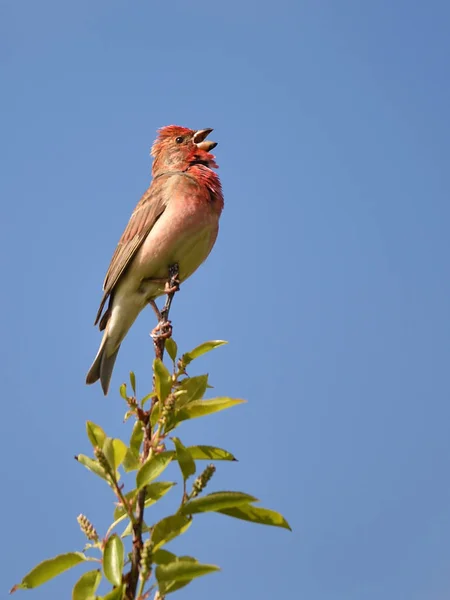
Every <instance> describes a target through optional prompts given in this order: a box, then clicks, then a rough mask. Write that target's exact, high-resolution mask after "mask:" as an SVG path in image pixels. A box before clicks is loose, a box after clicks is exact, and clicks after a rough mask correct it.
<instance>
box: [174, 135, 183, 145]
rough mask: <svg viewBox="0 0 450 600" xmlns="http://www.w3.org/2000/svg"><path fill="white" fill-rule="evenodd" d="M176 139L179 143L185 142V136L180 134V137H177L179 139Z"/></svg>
mask: <svg viewBox="0 0 450 600" xmlns="http://www.w3.org/2000/svg"><path fill="white" fill-rule="evenodd" d="M175 141H176V143H177V144H182V143H183V142H184V138H182V137H181V136H180V137H177V139H176V140H175Z"/></svg>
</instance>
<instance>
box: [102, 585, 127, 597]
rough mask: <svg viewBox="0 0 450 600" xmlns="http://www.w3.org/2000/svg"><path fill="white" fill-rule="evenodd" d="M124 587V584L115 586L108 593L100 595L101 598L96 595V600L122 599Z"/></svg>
mask: <svg viewBox="0 0 450 600" xmlns="http://www.w3.org/2000/svg"><path fill="white" fill-rule="evenodd" d="M126 587H127V586H126V585H121V586H119V587H116V588H114V589H113V590H111V592H109V594H106V596H102V597H101V598H100V597H98V598H97V599H96V600H123V598H125V589H126Z"/></svg>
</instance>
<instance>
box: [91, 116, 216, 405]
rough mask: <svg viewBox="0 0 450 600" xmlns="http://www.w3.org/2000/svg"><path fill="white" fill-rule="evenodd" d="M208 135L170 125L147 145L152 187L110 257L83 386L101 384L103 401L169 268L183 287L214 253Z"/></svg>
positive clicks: (213, 198)
mask: <svg viewBox="0 0 450 600" xmlns="http://www.w3.org/2000/svg"><path fill="white" fill-rule="evenodd" d="M211 131H212V129H200V130H199V131H194V130H192V129H187V128H186V127H178V126H177V125H169V126H167V127H163V128H162V129H160V130H159V132H158V133H159V135H158V138H157V139H156V141H155V142H154V144H153V147H152V151H151V153H152V155H153V157H154V161H153V168H152V175H153V181H152V183H151V185H150V187H149V188H148V190H147V191H146V192H145V194H144V195H143V196H142V198H141V199H140V200H139V202H138V204H137V206H136V208H135V209H134V212H133V214H132V215H131V218H130V221H129V223H128V225H127V227H126V229H125V231H124V232H123V234H122V237H121V238H120V241H119V244H118V245H117V248H116V251H115V252H114V255H113V257H112V260H111V264H110V266H109V269H108V272H107V273H106V277H105V281H104V283H103V290H104V294H103V298H102V301H101V303H100V308H99V310H98V313H97V318H96V320H95V325H96V324H97V323H100V324H99V328H100V331H103V330H104V331H105V333H104V334H103V339H102V342H101V344H100V348H99V351H98V353H97V356H96V357H95V360H94V362H93V364H92V366H91V368H90V369H89V373H88V374H87V377H86V383H94V382H96V381H98V380H99V379H100V382H101V385H102V389H103V392H104V394H105V395H106V394H107V393H108V388H109V382H110V380H111V375H112V371H113V367H114V363H115V361H116V358H117V353H118V352H119V348H120V344H121V343H122V341H123V339H124V337H125V336H126V334H127V332H128V330H129V329H130V327H131V326H132V324H133V323H134V321H135V319H136V317H137V316H138V314H139V313H140V312H141V310H142V309H143V308H144V307H145V306H146V305H147V304H149V303H151V304H152V305H154V299H155V298H157V297H158V296H161V295H162V294H164V291H165V284H166V282H167V279H168V270H169V267H170V266H172V265H174V264H177V265H178V270H179V280H180V282H182V281H185V280H186V279H187V278H188V277H189V276H190V275H192V273H194V271H196V270H197V269H198V267H199V266H200V265H201V264H202V263H203V262H204V261H205V259H206V258H207V256H208V255H209V253H210V252H211V250H212V247H213V246H214V242H215V241H216V238H217V233H218V231H219V218H220V214H221V212H222V209H223V195H222V187H221V185H220V180H219V177H218V176H217V174H216V173H215V172H214V171H213V170H212V169H213V168H218V166H217V164H216V162H215V160H214V158H215V157H214V156H213V155H212V154H210V150H212V149H213V148H215V147H216V146H217V144H216V143H215V142H211V141H208V140H206V137H207V136H208V135H209V134H210V133H211ZM108 299H109V303H108V308H107V309H106V311H105V312H104V313H103V309H104V307H105V304H106V301H107V300H108ZM102 313H103V316H102Z"/></svg>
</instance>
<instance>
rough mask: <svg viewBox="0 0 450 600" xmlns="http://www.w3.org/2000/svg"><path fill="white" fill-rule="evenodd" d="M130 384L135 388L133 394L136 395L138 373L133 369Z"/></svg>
mask: <svg viewBox="0 0 450 600" xmlns="http://www.w3.org/2000/svg"><path fill="white" fill-rule="evenodd" d="M130 384H131V389H132V390H133V394H134V395H136V375H135V374H134V372H133V371H130Z"/></svg>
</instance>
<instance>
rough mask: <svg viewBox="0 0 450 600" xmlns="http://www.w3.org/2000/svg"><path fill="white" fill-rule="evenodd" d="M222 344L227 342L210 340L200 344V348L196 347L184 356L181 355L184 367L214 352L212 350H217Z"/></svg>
mask: <svg viewBox="0 0 450 600" xmlns="http://www.w3.org/2000/svg"><path fill="white" fill-rule="evenodd" d="M224 344H228V342H225V341H224V340H212V341H210V342H204V343H203V344H200V346H197V347H196V348H194V349H193V350H191V351H190V352H186V353H185V354H183V356H182V357H181V360H182V362H183V363H184V364H185V365H188V364H189V363H191V362H192V361H193V360H195V359H196V358H198V357H199V356H201V355H202V354H206V353H207V352H211V350H214V348H218V347H219V346H223V345H224Z"/></svg>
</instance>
